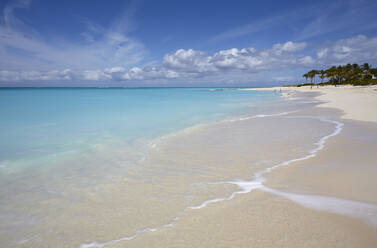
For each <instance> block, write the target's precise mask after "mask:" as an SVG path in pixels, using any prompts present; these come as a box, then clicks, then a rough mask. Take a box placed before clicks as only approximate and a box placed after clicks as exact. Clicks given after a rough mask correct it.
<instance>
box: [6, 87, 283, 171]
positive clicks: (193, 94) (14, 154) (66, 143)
mask: <svg viewBox="0 0 377 248" xmlns="http://www.w3.org/2000/svg"><path fill="white" fill-rule="evenodd" d="M278 99H279V96H278V95H276V94H274V93H271V92H260V91H258V92H251V91H248V92H246V91H235V90H231V89H225V90H221V91H219V90H216V89H208V88H147V89H143V88H135V89H123V88H116V89H112V88H107V89H97V88H90V89H86V88H81V89H74V88H68V89H64V88H60V89H48V88H46V89H2V90H0V106H1V108H0V116H1V122H0V173H11V172H13V171H14V172H16V171H18V168H17V166H22V165H21V164H17V161H25V160H28V164H30V168H28V169H33V166H36V165H33V163H32V161H33V160H34V159H35V160H40V159H42V158H43V157H48V156H51V155H58V154H64V153H69V152H71V153H72V152H85V151H86V150H87V149H90V148H91V147H93V145H94V144H104V143H114V142H121V143H124V144H128V145H132V144H135V143H137V144H140V143H142V142H144V143H147V142H150V141H152V140H154V139H157V138H158V137H161V136H164V135H167V134H170V133H173V132H177V131H179V130H182V129H184V128H187V127H190V126H193V125H196V124H200V123H205V122H211V121H216V120H220V119H222V118H225V117H227V116H229V115H232V114H239V113H242V112H246V111H250V109H252V108H258V107H260V105H261V103H266V104H268V103H272V102H273V101H277V100H278ZM63 157H64V156H63ZM39 165H40V164H39ZM23 166H26V165H25V164H23ZM47 166H48V165H47ZM1 170H2V171H1Z"/></svg>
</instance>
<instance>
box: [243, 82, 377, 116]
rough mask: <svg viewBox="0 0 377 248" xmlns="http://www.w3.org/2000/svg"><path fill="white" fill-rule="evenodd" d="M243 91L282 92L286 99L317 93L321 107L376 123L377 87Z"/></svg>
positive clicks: (275, 88) (283, 88) (325, 87)
mask: <svg viewBox="0 0 377 248" xmlns="http://www.w3.org/2000/svg"><path fill="white" fill-rule="evenodd" d="M244 90H272V91H280V90H281V91H282V92H284V93H285V96H286V97H288V98H289V97H290V96H291V95H292V93H291V92H292V91H298V92H319V93H321V95H320V96H318V97H316V99H318V100H320V101H324V102H325V103H322V104H320V106H322V107H329V108H337V109H340V110H342V111H343V112H344V115H343V118H345V119H353V120H360V121H372V122H377V85H374V86H338V87H334V86H323V87H319V88H317V87H313V88H311V87H310V86H304V87H272V88H252V89H244Z"/></svg>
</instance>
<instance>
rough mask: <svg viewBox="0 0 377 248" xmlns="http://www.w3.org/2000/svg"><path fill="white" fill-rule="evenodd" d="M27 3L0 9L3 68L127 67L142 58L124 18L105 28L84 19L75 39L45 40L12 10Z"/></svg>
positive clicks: (51, 38) (137, 43) (142, 51)
mask: <svg viewBox="0 0 377 248" xmlns="http://www.w3.org/2000/svg"><path fill="white" fill-rule="evenodd" d="M29 4H30V1H21V0H18V1H12V2H10V4H8V5H7V6H6V7H5V8H4V10H3V15H2V18H3V20H2V21H1V20H0V52H1V58H0V67H1V68H2V69H3V70H17V69H18V68H22V69H23V70H41V68H43V70H63V69H64V68H75V69H81V70H96V69H102V68H105V67H109V66H110V67H113V66H114V67H115V66H130V65H133V64H135V63H138V62H141V61H142V60H143V59H144V56H145V49H144V47H143V44H142V43H141V42H139V41H138V40H136V39H134V38H132V37H131V36H130V35H129V34H128V32H127V30H125V26H126V24H124V22H127V19H125V20H123V21H124V22H122V25H120V24H118V23H115V24H114V25H112V26H110V27H108V28H104V27H100V26H99V25H96V24H93V23H90V22H89V21H86V22H85V25H86V27H87V30H86V31H85V32H83V33H82V34H81V38H82V39H81V40H78V41H68V40H65V39H64V38H62V37H50V38H49V39H46V37H42V36H40V35H39V33H38V32H37V31H36V30H34V29H33V27H32V26H30V25H26V24H24V23H23V22H22V21H21V20H20V19H18V18H17V17H16V15H15V13H14V12H15V11H14V10H15V9H17V8H28V7H29ZM127 28H128V27H127ZM83 37H84V38H83ZM77 38H80V35H78V37H77Z"/></svg>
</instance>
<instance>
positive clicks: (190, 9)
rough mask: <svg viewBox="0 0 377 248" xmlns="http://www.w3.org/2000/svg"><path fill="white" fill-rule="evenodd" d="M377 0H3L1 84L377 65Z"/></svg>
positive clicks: (259, 81) (172, 80)
mask: <svg viewBox="0 0 377 248" xmlns="http://www.w3.org/2000/svg"><path fill="white" fill-rule="evenodd" d="M376 13H377V1H375V0H372V1H369V0H354V1H351V0H344V1H320V0H319V1H307V0H301V1H279V0H275V1H272V0H264V1H238V0H233V1H221V0H218V1H204V0H201V1H196V0H190V1H177V0H175V1H173V0H172V1H164V0H160V1H155V0H144V1H142V0H132V1H131V0H130V1H127V0H123V1H121V0H107V1H101V0H90V1H89V0H86V1H85V0H82V1H77V0H65V1H51V0H50V1H48V0H9V1H6V0H0V87H1V86H7V87H9V86H36V87H40V86H70V87H71V86H101V87H102V86H126V87H127V86H130V87H144V86H183V87H185V86H229V87H233V86H272V85H279V84H283V83H297V82H302V81H303V78H302V75H303V74H304V73H305V72H306V71H308V70H311V69H324V68H327V67H329V66H332V65H340V64H347V63H365V62H367V63H370V64H371V65H372V66H376V65H377V14H376Z"/></svg>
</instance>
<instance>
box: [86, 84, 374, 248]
mask: <svg viewBox="0 0 377 248" xmlns="http://www.w3.org/2000/svg"><path fill="white" fill-rule="evenodd" d="M272 90H274V89H272ZM288 90H289V92H287V91H285V89H283V94H284V95H285V97H287V99H290V100H289V101H299V102H300V104H303V103H304V104H313V103H314V102H316V101H317V102H316V104H315V105H316V106H314V107H310V106H309V107H307V108H304V109H302V110H299V111H292V112H284V113H277V114H271V115H257V116H254V117H256V118H253V117H252V118H244V119H243V121H241V122H236V123H237V124H234V123H233V124H232V125H228V126H227V125H222V124H220V125H218V126H211V127H210V128H208V129H206V128H204V129H199V130H195V131H194V132H190V133H189V134H187V133H186V134H182V136H180V137H176V138H175V139H173V140H170V141H169V142H168V143H166V144H164V146H162V147H160V149H162V150H164V149H166V150H165V151H164V152H162V153H160V155H161V154H164V155H163V157H164V156H165V155H167V157H169V160H170V161H174V160H175V159H177V160H179V161H191V162H194V164H202V163H205V164H208V165H209V166H208V167H207V168H208V169H209V170H215V171H216V174H217V175H216V177H212V176H213V175H212V174H211V173H208V174H207V175H203V174H202V175H201V176H200V178H201V179H200V180H199V181H201V182H202V183H201V187H199V186H198V188H197V190H198V192H196V194H193V196H191V198H189V199H190V204H189V207H186V208H185V210H184V211H183V212H182V213H181V214H180V215H179V216H178V217H175V218H174V219H173V221H172V222H169V223H168V225H167V226H164V225H161V226H158V227H155V228H153V229H149V230H145V229H144V230H143V232H142V233H140V235H136V236H135V237H132V239H131V240H127V238H123V239H122V238H121V239H118V240H112V241H111V242H113V243H111V246H110V247H141V246H148V247H193V246H194V247H250V246H251V247H375V246H376V244H377V235H376V234H377V197H376V196H377V194H376V193H377V192H376V189H377V184H376V181H377V180H376V175H377V173H376V172H377V167H376V161H377V157H376V155H375V153H374V152H373V151H374V150H375V147H376V144H377V137H376V135H375V134H376V133H377V126H376V123H374V122H371V121H370V122H365V121H360V120H355V119H356V118H355V119H353V120H350V119H344V118H343V117H344V116H345V114H344V113H352V109H350V110H349V109H347V108H346V107H343V108H342V109H339V108H335V106H334V105H336V106H337V103H334V105H331V104H333V103H332V101H333V98H332V97H333V95H321V94H323V92H321V94H319V93H318V92H315V90H314V89H313V91H310V89H304V90H302V91H295V92H294V91H292V89H288ZM323 90H324V91H325V89H323ZM335 90H337V89H334V91H335ZM372 90H373V89H372ZM359 91H360V90H359V89H355V93H356V94H359ZM366 91H370V89H367V90H366ZM350 92H351V93H350ZM334 94H337V93H334ZM343 94H352V90H350V91H346V92H344V93H343ZM371 94H374V92H373V91H372V93H371ZM350 97H351V98H353V99H354V100H355V101H353V104H356V105H357V99H359V98H358V96H356V97H353V96H350ZM324 100H327V101H329V103H326V106H324V105H323V101H324ZM330 101H331V102H330ZM360 101H361V102H362V103H361V105H362V104H363V101H364V100H360ZM330 106H331V107H330ZM337 107H338V106H337ZM364 107H365V106H364ZM366 111H368V113H375V111H376V109H373V105H372V106H369V107H368V108H367V109H366ZM346 116H347V117H348V116H349V115H346ZM351 116H352V117H354V116H355V115H351ZM258 118H260V119H258ZM313 118H314V119H315V120H318V119H316V118H325V119H319V120H320V121H319V122H325V123H322V124H326V122H327V124H328V123H330V124H331V125H330V126H327V125H324V126H323V127H322V128H323V129H324V130H325V131H324V133H325V134H323V133H322V134H319V135H318V136H317V137H312V138H313V141H314V146H312V149H311V150H309V152H308V151H304V152H303V150H301V149H299V150H297V149H295V148H294V147H292V149H288V150H287V149H286V148H287V146H289V144H291V143H290V142H292V141H293V142H295V143H296V142H300V140H301V139H299V136H300V135H302V136H305V134H304V133H300V131H303V130H293V131H292V132H290V131H289V130H290V129H289V127H292V126H296V125H297V126H300V125H301V124H299V122H300V121H303V120H306V121H308V119H313ZM364 118H367V117H364ZM262 119H263V121H262ZM267 119H269V121H267ZM257 120H260V121H261V123H260V125H261V128H260V129H258V121H257ZM281 120H284V121H287V123H286V124H284V121H283V122H281ZM290 120H294V122H290ZM270 121H271V122H270ZM274 121H276V123H274ZM276 124H279V125H280V129H279V130H274V129H273V128H274V126H275V125H276ZM307 124H308V125H309V126H308V127H307V128H313V126H311V125H312V124H313V123H311V122H310V123H307ZM250 125H252V127H253V129H250ZM262 126H263V128H262ZM300 127H302V128H305V127H304V126H300ZM229 128H231V129H229ZM264 129H269V130H270V135H271V136H277V137H279V138H280V139H282V140H283V141H282V143H278V140H279V139H276V140H274V142H271V140H269V141H270V142H269V144H268V145H266V146H265V147H263V145H262V143H259V144H257V145H256V144H253V142H250V141H249V140H250V139H253V138H254V139H255V140H259V139H258V133H259V132H262V130H264ZM253 130H254V131H253ZM255 130H257V131H255ZM282 130H285V131H282ZM315 130H316V131H315V132H320V131H319V129H315ZM306 131H307V130H306ZM286 132H287V133H288V134H287V136H289V135H292V136H294V137H292V139H293V140H290V139H289V138H288V137H286V136H285V135H284V133H286ZM220 134H221V135H220ZM224 135H225V136H224ZM227 135H229V136H227ZM263 135H266V133H263ZM295 135H298V137H296V136H295ZM265 137H267V136H265ZM268 137H269V136H268ZM224 139H225V140H227V142H226V143H227V144H221V142H222V141H221V140H224ZM316 139H320V141H318V140H317V141H316ZM301 141H302V142H303V143H302V144H300V145H299V147H302V146H303V145H304V141H303V140H301ZM275 142H276V143H275ZM229 143H230V144H229ZM274 144H275V145H276V147H275V148H274ZM188 146H190V147H188ZM208 148H210V149H208ZM254 150H258V155H257V154H253V153H250V151H254ZM279 150H280V151H283V152H282V153H279ZM160 151H161V150H160ZM203 151H206V153H205V154H203ZM224 151H226V152H224ZM271 151H272V152H271ZM287 151H290V154H289V155H288V154H286V152H287ZM177 154H179V155H178V156H177ZM269 154H274V156H276V157H279V159H278V160H276V161H269V160H268V159H266V157H265V156H268V155H269ZM263 158H265V159H263ZM151 159H152V160H153V157H151ZM279 161H283V162H279ZM229 163H230V164H232V166H231V168H229V167H221V166H219V165H224V164H225V165H226V164H229ZM247 164H254V165H257V166H252V167H249V166H246V165H247ZM211 165H212V166H211ZM215 165H216V166H215ZM204 174H205V173H204ZM218 176H220V178H223V180H222V181H218V182H215V183H213V180H218V179H219V177H218ZM215 178H216V179H215ZM230 178H235V179H237V178H238V180H235V181H234V180H230ZM170 179H172V178H170ZM172 180H173V181H175V180H174V179H172ZM203 182H207V183H204V184H203ZM208 182H210V183H208ZM234 186H236V187H234ZM194 193H195V192H194ZM144 231H145V232H144ZM103 244H104V243H90V244H88V245H89V246H88V247H102V246H101V245H103Z"/></svg>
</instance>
